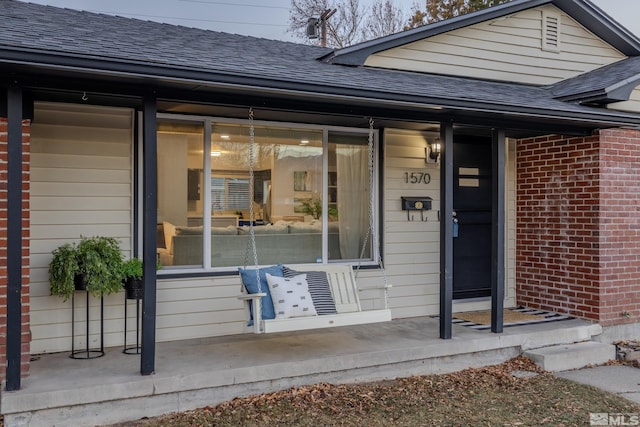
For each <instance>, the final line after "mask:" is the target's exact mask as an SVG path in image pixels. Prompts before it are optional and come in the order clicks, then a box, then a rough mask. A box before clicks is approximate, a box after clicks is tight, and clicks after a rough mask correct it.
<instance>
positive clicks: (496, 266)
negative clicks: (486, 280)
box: [491, 130, 506, 333]
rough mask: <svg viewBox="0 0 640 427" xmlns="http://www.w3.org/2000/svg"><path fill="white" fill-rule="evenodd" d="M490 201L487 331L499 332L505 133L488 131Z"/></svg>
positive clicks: (501, 296)
mask: <svg viewBox="0 0 640 427" xmlns="http://www.w3.org/2000/svg"><path fill="white" fill-rule="evenodd" d="M491 139H492V141H491V147H492V156H491V157H492V165H491V167H492V170H493V173H492V175H493V177H492V183H493V189H492V193H493V196H492V198H493V202H492V209H491V210H492V218H491V224H492V227H491V228H492V233H491V332H495V333H500V332H502V328H503V324H504V315H503V311H502V310H503V306H504V262H505V261H504V244H505V191H506V189H505V174H506V170H505V164H506V162H505V135H504V131H503V130H494V131H493V133H492V138H491Z"/></svg>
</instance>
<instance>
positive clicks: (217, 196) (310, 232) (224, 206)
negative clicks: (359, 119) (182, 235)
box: [211, 124, 323, 267]
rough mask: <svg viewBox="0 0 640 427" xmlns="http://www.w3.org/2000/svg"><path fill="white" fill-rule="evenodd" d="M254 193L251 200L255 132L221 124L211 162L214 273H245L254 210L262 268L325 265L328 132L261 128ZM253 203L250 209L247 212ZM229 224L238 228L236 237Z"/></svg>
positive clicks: (257, 129)
mask: <svg viewBox="0 0 640 427" xmlns="http://www.w3.org/2000/svg"><path fill="white" fill-rule="evenodd" d="M254 135H255V137H254V141H255V143H254V164H253V169H254V190H253V194H249V157H250V154H249V148H250V146H249V143H250V139H249V127H248V126H246V125H231V124H215V125H214V126H213V129H212V138H211V150H212V151H213V152H216V153H220V154H219V155H216V156H213V157H211V184H212V185H211V209H212V214H213V217H212V221H214V223H216V224H219V225H221V226H216V227H213V228H212V231H211V265H212V266H213V267H228V266H234V265H243V263H244V256H245V253H246V247H247V240H248V235H249V208H250V207H251V208H253V211H254V218H255V219H256V222H255V224H254V232H255V236H256V249H257V254H258V260H259V262H260V263H261V264H274V263H279V262H287V263H309V262H317V261H318V260H322V221H321V220H320V218H319V217H317V216H316V215H314V211H313V209H310V208H309V207H310V206H314V201H316V200H318V201H321V200H322V199H321V195H322V155H323V150H322V132H321V131H319V130H304V129H289V128H277V127H260V126H258V127H255V129H254ZM249 203H251V205H249ZM225 219H230V220H231V221H237V227H236V229H237V235H233V234H232V233H233V230H232V227H230V226H228V225H227V226H224V224H225V222H224V221H225Z"/></svg>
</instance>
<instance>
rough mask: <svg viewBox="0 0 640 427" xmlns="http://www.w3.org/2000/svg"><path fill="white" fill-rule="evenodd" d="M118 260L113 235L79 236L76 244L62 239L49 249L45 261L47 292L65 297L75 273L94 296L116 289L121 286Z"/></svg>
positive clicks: (71, 290)
mask: <svg viewBox="0 0 640 427" xmlns="http://www.w3.org/2000/svg"><path fill="white" fill-rule="evenodd" d="M122 264H123V261H122V252H121V251H120V245H119V243H118V241H117V240H116V239H114V238H113V237H101V236H97V237H90V238H88V237H82V238H81V240H80V242H79V243H78V244H77V245H75V244H70V243H65V244H64V245H62V246H60V247H59V248H57V249H56V250H54V251H53V259H52V260H51V263H50V264H49V284H50V289H51V294H52V295H58V296H61V297H63V298H64V299H65V301H66V300H67V299H69V298H70V297H71V295H73V291H74V290H75V283H74V282H75V280H76V277H77V276H80V280H82V282H83V283H85V284H86V287H87V291H89V292H91V294H93V295H94V296H100V295H108V294H111V293H116V292H118V291H119V290H120V289H122V279H123V276H122Z"/></svg>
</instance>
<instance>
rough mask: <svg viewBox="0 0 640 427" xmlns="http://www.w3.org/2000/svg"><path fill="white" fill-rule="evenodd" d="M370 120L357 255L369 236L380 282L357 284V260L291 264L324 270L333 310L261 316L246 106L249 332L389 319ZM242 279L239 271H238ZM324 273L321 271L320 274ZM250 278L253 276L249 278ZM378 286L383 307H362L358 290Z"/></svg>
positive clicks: (251, 140) (252, 140) (301, 269)
mask: <svg viewBox="0 0 640 427" xmlns="http://www.w3.org/2000/svg"><path fill="white" fill-rule="evenodd" d="M373 124H374V121H373V119H372V118H371V119H370V120H369V144H368V154H369V162H368V163H369V188H370V191H369V227H368V229H367V235H366V236H365V239H364V241H363V244H362V250H361V252H360V259H362V257H363V256H364V253H365V250H366V246H367V243H368V241H369V236H371V242H372V244H373V248H374V256H375V257H376V259H377V263H378V266H379V268H380V270H381V271H382V274H383V277H384V284H383V286H382V287H362V286H358V284H357V276H358V272H359V271H360V262H358V266H357V268H356V270H355V273H354V269H353V268H352V266H351V265H345V264H308V265H295V266H294V268H295V271H297V272H300V273H305V272H306V273H309V274H310V273H311V272H322V273H324V274H326V278H327V281H328V284H329V288H330V290H331V297H332V299H333V302H334V304H335V314H320V315H315V316H302V317H278V316H276V318H274V319H264V318H263V317H262V314H263V312H262V300H263V298H270V296H269V294H268V293H267V292H266V291H265V289H264V284H263V283H264V279H263V278H261V277H260V276H261V272H260V269H259V267H258V266H259V263H258V255H257V250H256V239H255V230H254V210H253V203H252V201H253V193H254V170H253V164H254V155H255V134H254V124H253V109H252V108H250V109H249V198H250V200H249V241H248V243H247V250H246V252H245V261H244V267H245V272H247V273H249V272H250V275H251V276H253V272H254V271H255V280H256V284H257V289H256V290H257V292H255V293H247V290H246V286H245V284H244V283H242V284H241V286H240V287H241V289H242V292H243V294H242V295H240V296H239V297H238V298H239V299H241V300H243V301H244V302H245V304H246V306H247V310H246V311H247V312H248V313H251V316H252V319H250V320H249V325H251V322H253V325H252V332H253V333H256V334H260V333H273V332H288V331H300V330H308V329H320V328H330V327H336V326H348V325H362V324H368V323H377V322H387V321H390V320H391V310H390V309H389V301H388V297H389V295H388V293H389V289H390V288H391V285H390V284H388V283H387V276H386V273H385V269H384V265H383V263H382V257H381V255H380V250H379V246H378V240H377V237H376V232H375V221H374V216H373V207H374V194H373V191H372V190H373V188H374V159H375V152H374V144H373V141H374V130H373ZM250 252H251V254H252V257H253V264H254V268H253V269H251V270H246V267H247V265H248V262H249V254H250ZM240 276H241V278H240V280H241V282H242V274H241V275H240ZM322 276H324V275H322ZM251 279H253V278H251ZM375 289H378V290H380V291H381V293H382V298H383V299H384V308H383V309H374V310H364V309H363V308H362V305H361V304H360V297H359V293H360V292H361V291H367V290H375Z"/></svg>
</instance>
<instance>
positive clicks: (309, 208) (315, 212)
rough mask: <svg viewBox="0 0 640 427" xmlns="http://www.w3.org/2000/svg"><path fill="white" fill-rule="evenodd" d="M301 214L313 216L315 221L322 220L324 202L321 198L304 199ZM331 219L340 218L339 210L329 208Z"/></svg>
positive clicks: (301, 203) (301, 204)
mask: <svg viewBox="0 0 640 427" xmlns="http://www.w3.org/2000/svg"><path fill="white" fill-rule="evenodd" d="M300 212H301V213H303V214H305V215H311V216H312V217H313V218H314V219H320V217H321V216H322V200H320V199H319V198H309V199H302V200H301V201H300ZM328 213H329V217H330V218H337V217H338V210H337V209H336V208H334V207H329V208H328Z"/></svg>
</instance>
